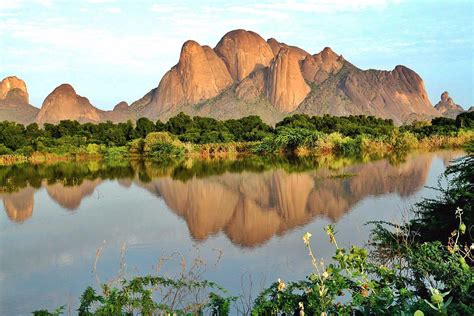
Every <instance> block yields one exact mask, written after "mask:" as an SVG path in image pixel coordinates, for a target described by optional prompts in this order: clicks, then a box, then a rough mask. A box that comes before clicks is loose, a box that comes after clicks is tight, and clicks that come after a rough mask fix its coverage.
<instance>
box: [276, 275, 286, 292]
mask: <svg viewBox="0 0 474 316" xmlns="http://www.w3.org/2000/svg"><path fill="white" fill-rule="evenodd" d="M285 288H286V284H285V282H283V281H282V280H281V279H280V278H278V291H280V292H283V290H284V289H285Z"/></svg>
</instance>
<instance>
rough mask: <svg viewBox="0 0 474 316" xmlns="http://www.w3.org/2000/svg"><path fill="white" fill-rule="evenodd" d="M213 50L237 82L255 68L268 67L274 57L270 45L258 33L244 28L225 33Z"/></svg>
mask: <svg viewBox="0 0 474 316" xmlns="http://www.w3.org/2000/svg"><path fill="white" fill-rule="evenodd" d="M214 50H215V51H216V53H217V55H218V56H219V57H220V58H222V60H223V61H224V62H225V64H226V66H227V69H228V70H229V73H230V75H231V77H232V79H233V80H234V81H237V82H240V81H241V80H242V79H244V78H245V77H247V76H248V75H249V74H250V73H252V72H253V71H255V70H258V69H260V68H264V67H268V66H269V65H270V62H271V60H272V59H273V57H274V54H273V51H272V49H271V47H270V45H268V43H267V42H266V41H265V40H264V39H263V38H262V37H261V36H260V35H258V34H257V33H254V32H251V31H245V30H234V31H231V32H229V33H227V34H225V35H224V37H222V39H221V40H220V41H219V43H218V44H217V46H216V47H215V48H214Z"/></svg>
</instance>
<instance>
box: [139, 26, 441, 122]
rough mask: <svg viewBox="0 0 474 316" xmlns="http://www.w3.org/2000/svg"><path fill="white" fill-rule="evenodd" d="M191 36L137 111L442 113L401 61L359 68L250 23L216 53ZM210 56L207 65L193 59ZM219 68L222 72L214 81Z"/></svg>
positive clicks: (225, 115)
mask: <svg viewBox="0 0 474 316" xmlns="http://www.w3.org/2000/svg"><path fill="white" fill-rule="evenodd" d="M187 43H188V44H187V45H190V47H189V49H185V48H186V44H185V46H184V47H183V51H182V52H181V55H182V56H181V58H180V62H179V63H178V65H176V66H175V67H173V68H172V69H171V70H170V71H169V72H168V73H167V74H166V75H165V76H164V77H163V79H162V80H161V82H160V85H159V87H158V88H156V89H154V90H152V91H150V92H149V93H148V94H147V95H145V96H144V97H143V98H142V99H140V100H138V101H137V102H135V103H134V104H132V108H133V109H134V111H135V112H136V113H138V116H148V117H150V118H152V119H157V118H159V119H161V120H166V119H168V118H169V117H171V116H173V115H176V114H177V113H179V112H181V111H182V112H184V113H186V114H188V115H191V116H194V115H198V116H210V117H214V118H217V119H229V118H239V117H242V116H246V115H259V116H261V117H262V119H264V120H265V121H266V122H268V123H270V124H274V123H276V122H277V121H278V120H280V119H282V118H283V117H284V116H286V115H290V114H293V113H306V114H309V115H324V114H331V115H338V116H343V115H374V116H377V117H382V118H386V119H392V120H393V121H394V122H395V123H396V124H401V123H404V122H407V121H412V120H423V119H431V118H433V117H435V116H439V115H440V113H439V112H438V111H436V110H435V109H434V108H433V106H432V105H431V103H430V101H429V99H428V97H427V93H426V90H425V87H424V83H423V80H422V79H421V78H420V76H418V75H417V74H416V73H415V72H414V71H412V70H410V69H408V68H406V67H404V66H397V67H395V69H393V70H392V71H379V70H361V69H358V68H357V67H355V66H353V65H352V64H351V63H349V62H348V61H346V60H345V59H344V58H343V57H342V56H341V55H338V54H336V53H335V52H333V51H332V50H331V49H330V48H329V47H326V48H324V49H323V50H322V51H321V52H320V53H318V54H315V55H310V54H309V53H307V52H306V51H304V50H303V49H301V48H298V47H295V46H291V45H287V44H285V43H281V42H279V41H277V40H276V39H274V38H270V39H269V40H268V41H265V40H264V39H263V38H261V37H260V36H259V35H258V34H256V33H253V32H250V31H245V30H234V31H231V32H229V33H227V34H225V35H224V37H223V38H222V39H221V40H220V41H219V43H218V44H217V46H216V47H215V48H214V51H215V53H216V54H215V55H214V54H212V50H211V49H210V48H209V47H207V46H204V47H201V46H199V45H198V44H197V43H195V42H187ZM191 43H192V45H191ZM184 51H186V53H184V54H183V52H184ZM203 51H204V52H205V53H204V54H203ZM206 54H207V55H206ZM204 55H206V57H207V58H204ZM210 60H212V62H210ZM220 61H222V62H223V63H224V65H225V66H226V68H227V72H225V71H223V67H222V63H221V62H220ZM207 62H210V64H209V65H208V66H207V67H205V68H206V69H201V68H202V67H193V66H192V65H195V64H196V65H198V64H199V65H201V64H206V63H207ZM186 65H187V66H186ZM210 65H215V67H214V68H213V67H211V66H210ZM185 69H187V70H185ZM190 69H195V71H194V70H192V71H190ZM209 69H212V75H210V74H209ZM195 72H200V73H201V74H200V75H199V76H198V75H195ZM227 73H228V74H229V75H230V78H231V81H232V82H233V84H231V83H230V82H229V81H228V77H227ZM216 76H220V78H221V79H220V80H217V81H216V78H217V77H216ZM183 78H186V81H185V82H183ZM213 82H223V84H222V85H215V84H213ZM196 103H199V106H195V104H196Z"/></svg>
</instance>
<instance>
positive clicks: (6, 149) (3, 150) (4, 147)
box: [0, 144, 13, 155]
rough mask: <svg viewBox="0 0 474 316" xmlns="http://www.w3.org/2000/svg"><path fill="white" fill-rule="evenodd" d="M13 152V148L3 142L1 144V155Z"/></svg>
mask: <svg viewBox="0 0 474 316" xmlns="http://www.w3.org/2000/svg"><path fill="white" fill-rule="evenodd" d="M12 153H13V150H11V149H10V148H8V147H7V146H5V145H3V144H0V155H11V154H12Z"/></svg>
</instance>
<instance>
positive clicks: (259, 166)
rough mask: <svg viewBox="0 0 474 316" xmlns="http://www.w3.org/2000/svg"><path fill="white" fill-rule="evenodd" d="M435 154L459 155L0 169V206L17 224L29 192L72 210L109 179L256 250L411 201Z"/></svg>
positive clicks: (201, 230)
mask: <svg viewBox="0 0 474 316" xmlns="http://www.w3.org/2000/svg"><path fill="white" fill-rule="evenodd" d="M436 155H438V156H439V157H440V158H442V159H443V161H444V162H445V163H448V162H449V161H450V160H451V159H452V158H454V157H456V156H459V155H461V153H460V152H454V151H446V152H441V153H424V154H416V155H409V156H408V157H406V159H405V160H404V161H402V162H397V163H390V161H388V160H378V161H373V162H368V163H355V164H352V163H350V162H348V161H333V162H330V163H327V164H320V163H316V162H313V161H309V162H308V161H304V162H282V161H276V162H275V161H273V162H270V161H258V160H257V161H255V160H252V161H233V162H232V161H219V162H196V161H195V162H192V161H191V162H190V161H186V162H184V163H181V164H175V165H169V166H163V165H162V164H161V165H160V164H155V163H151V162H148V161H146V162H124V163H122V164H119V165H117V164H115V165H108V164H106V163H98V162H90V163H60V164H55V165H36V166H32V165H24V166H10V167H1V168H0V199H2V200H3V205H4V209H5V212H6V214H7V216H8V218H9V219H10V220H11V221H13V222H18V223H21V222H24V221H26V220H28V219H29V218H30V217H31V216H33V212H34V204H35V193H36V192H38V191H39V190H41V189H45V190H46V192H47V194H48V195H49V197H51V199H53V200H54V201H55V202H56V203H58V204H59V205H60V206H62V207H63V208H65V209H67V210H71V211H73V210H76V209H78V208H79V207H80V205H81V202H82V201H83V199H85V198H86V197H88V196H91V195H92V194H94V192H95V191H96V189H97V187H98V186H100V185H101V183H103V182H104V181H105V180H114V181H115V180H116V181H117V182H118V183H119V184H120V185H121V186H123V187H126V188H129V187H131V186H132V185H136V186H138V187H141V188H143V189H145V190H147V191H149V192H151V193H152V194H154V195H156V196H157V197H158V198H162V199H163V200H164V201H165V203H166V204H167V206H168V207H169V209H170V210H171V211H173V212H174V213H176V214H177V215H178V216H180V217H181V218H183V219H184V220H185V221H186V224H187V227H188V229H189V233H190V235H191V236H192V238H193V239H195V240H198V241H201V240H205V239H206V238H208V237H209V236H211V235H214V234H218V233H220V232H223V233H224V234H225V235H226V236H227V237H228V238H229V239H230V240H231V242H232V243H233V244H235V245H238V246H240V247H255V246H258V245H260V244H263V243H265V242H266V241H267V240H269V239H270V238H272V236H274V235H283V234H284V233H285V232H287V231H289V230H291V229H293V228H295V227H298V226H301V225H305V224H307V223H309V222H311V221H312V220H313V219H315V218H317V217H325V218H327V219H329V220H331V221H333V222H337V221H338V220H339V219H340V218H341V217H342V216H343V215H344V214H346V213H347V212H349V211H350V210H351V208H352V207H353V206H354V205H355V204H357V203H358V202H359V201H361V200H362V199H364V198H365V197H367V196H378V195H382V194H388V193H396V194H398V195H400V196H402V197H408V196H410V195H412V194H413V193H415V192H416V191H418V190H419V189H420V188H421V187H422V186H423V185H424V184H425V182H426V179H427V176H428V172H429V169H430V166H431V162H432V159H433V158H434V157H435V156H436ZM341 165H342V167H341ZM344 165H346V166H344ZM335 166H336V167H337V168H336V169H335ZM314 167H316V168H314ZM99 211H100V210H99Z"/></svg>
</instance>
